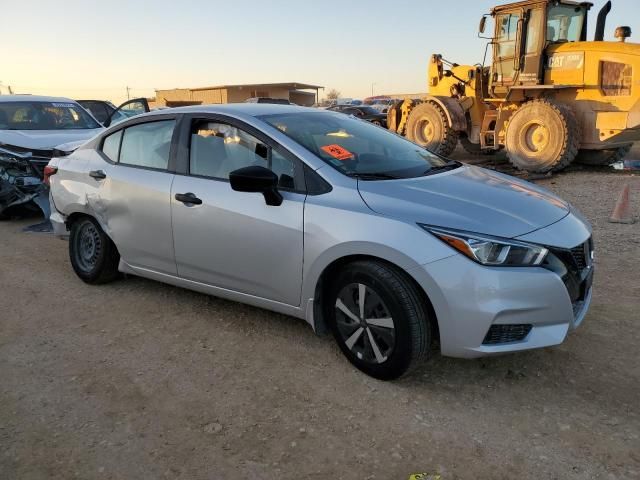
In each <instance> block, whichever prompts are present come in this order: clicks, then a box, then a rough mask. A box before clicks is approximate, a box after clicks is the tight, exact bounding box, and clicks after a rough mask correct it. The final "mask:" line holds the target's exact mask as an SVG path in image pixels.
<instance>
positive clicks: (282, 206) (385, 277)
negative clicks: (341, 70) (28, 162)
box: [48, 104, 593, 379]
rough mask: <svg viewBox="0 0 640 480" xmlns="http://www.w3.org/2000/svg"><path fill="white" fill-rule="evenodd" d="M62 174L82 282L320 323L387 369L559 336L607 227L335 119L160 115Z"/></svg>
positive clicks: (67, 231)
mask: <svg viewBox="0 0 640 480" xmlns="http://www.w3.org/2000/svg"><path fill="white" fill-rule="evenodd" d="M48 169H49V173H50V177H49V178H50V183H51V201H52V215H51V221H52V223H53V225H54V229H55V232H56V233H57V234H58V235H60V236H68V237H69V255H70V260H71V265H72V267H73V269H74V271H75V272H76V274H77V275H78V276H79V277H80V278H81V279H82V280H83V281H85V282H87V283H104V282H108V281H111V280H114V279H115V278H116V277H117V276H118V275H119V272H126V273H129V274H134V275H139V276H142V277H148V278H151V279H154V280H158V281H161V282H167V283H170V284H173V285H178V286H182V287H185V288H190V289H193V290H198V291H200V292H204V293H209V294H212V295H217V296H220V297H224V298H227V299H231V300H236V301H241V302H245V303H248V304H252V305H255V306H259V307H263V308H267V309H270V310H274V311H277V312H280V313H284V314H288V315H293V316H296V317H299V318H303V319H306V321H307V322H309V323H310V324H311V325H312V326H313V328H314V330H315V331H316V332H325V331H331V332H332V333H333V336H334V338H335V339H336V341H337V343H338V345H339V346H340V349H341V350H342V352H343V353H344V355H345V356H346V358H347V359H348V360H349V361H350V362H352V363H353V365H355V366H356V367H357V368H359V369H361V370H362V371H364V372H366V373H367V374H369V375H372V376H374V377H377V378H381V379H392V378H396V377H398V376H399V375H401V374H402V373H403V372H405V371H406V370H407V369H408V368H409V367H410V366H411V365H413V364H415V363H416V362H418V361H419V360H420V359H421V358H425V357H428V356H429V354H430V352H431V351H432V346H433V345H436V344H437V345H439V347H440V351H441V352H442V354H443V355H447V356H453V357H465V358H470V357H478V356H482V355H490V354H499V353H505V352H514V351H520V350H527V349H531V348H539V347H546V346H550V345H557V344H559V343H561V342H562V341H563V340H564V338H565V337H566V335H567V333H568V332H569V331H571V330H573V329H575V328H576V327H577V326H578V325H580V323H581V322H582V320H583V318H584V316H585V313H586V311H587V309H588V306H589V302H590V299H591V283H592V279H593V267H592V265H593V263H592V259H593V244H592V242H591V228H590V226H589V225H588V224H587V222H586V221H585V220H584V219H583V217H582V216H581V215H580V214H579V213H578V212H577V211H576V210H575V209H574V208H573V207H572V206H571V205H569V204H568V203H567V202H565V201H563V200H562V199H560V198H558V197H557V196H555V195H553V194H552V193H550V192H548V191H546V190H544V189H543V188H540V187H537V186H536V185H533V184H531V183H528V182H526V181H522V180H518V179H516V178H513V177H509V176H506V175H503V174H499V173H497V172H494V171H492V170H485V169H482V168H478V167H474V166H467V165H464V164H462V163H459V162H455V161H447V160H446V159H443V158H441V157H439V156H436V155H435V154H433V153H430V152H429V151H428V150H426V149H424V148H422V147H420V146H418V145H416V144H414V143H412V142H409V141H408V140H406V139H404V138H402V137H400V136H398V135H395V134H393V133H391V132H389V131H387V130H384V129H382V128H377V127H375V126H373V125H370V124H369V123H367V122H362V121H360V120H358V119H356V118H354V117H352V116H347V115H341V114H339V113H336V112H329V111H325V110H318V109H310V108H301V107H291V106H283V105H255V104H235V105H206V106H205V105H201V106H194V107H180V108H175V109H171V110H164V111H159V112H153V113H149V114H146V115H141V116H138V117H136V118H132V119H130V120H126V121H124V122H121V123H119V124H118V125H115V126H114V127H111V128H109V129H108V130H107V131H105V132H102V133H101V134H100V135H98V136H97V137H95V138H94V139H92V140H91V141H90V142H88V143H86V144H85V145H83V146H82V147H80V148H79V149H77V150H76V151H75V152H74V153H73V154H71V155H69V156H66V157H60V158H54V159H52V160H51V162H50V163H49V165H48Z"/></svg>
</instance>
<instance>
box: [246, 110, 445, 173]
mask: <svg viewBox="0 0 640 480" xmlns="http://www.w3.org/2000/svg"><path fill="white" fill-rule="evenodd" d="M259 118H260V119H261V120H263V121H264V122H266V123H268V124H270V125H272V126H273V127H275V128H277V129H279V130H280V131H282V132H283V133H284V134H285V135H287V136H288V137H290V138H291V139H293V140H294V141H295V142H297V143H299V144H300V145H302V146H303V147H305V148H306V149H307V150H309V151H310V152H312V153H314V154H315V155H316V156H318V157H320V158H321V159H322V160H324V161H325V162H326V163H327V164H329V165H331V166H332V167H333V168H335V169H336V170H338V171H340V172H342V173H344V174H345V175H349V176H362V177H363V178H364V177H365V176H372V177H373V176H378V177H383V176H384V177H386V178H412V177H419V176H423V175H428V174H429V172H430V171H431V170H432V169H433V168H434V167H441V166H444V165H445V164H446V162H445V161H444V160H442V159H441V158H439V157H437V156H436V155H434V154H433V153H431V152H429V151H428V150H426V149H424V148H422V147H420V146H418V145H416V144H415V143H412V142H410V141H408V140H405V139H404V138H402V137H400V136H398V135H395V134H393V133H391V132H389V131H387V130H384V129H381V128H378V127H376V126H375V125H372V124H370V123H369V122H364V121H362V120H359V119H357V118H353V117H350V116H346V115H342V114H338V113H332V112H328V111H318V112H309V113H289V114H276V115H264V116H261V117H259Z"/></svg>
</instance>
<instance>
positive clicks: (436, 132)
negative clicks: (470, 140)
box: [407, 102, 458, 157]
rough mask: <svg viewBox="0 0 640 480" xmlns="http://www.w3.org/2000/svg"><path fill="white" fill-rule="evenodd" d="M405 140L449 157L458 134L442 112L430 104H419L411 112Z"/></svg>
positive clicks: (433, 104)
mask: <svg viewBox="0 0 640 480" xmlns="http://www.w3.org/2000/svg"><path fill="white" fill-rule="evenodd" d="M407 138H408V139H409V140H411V141H412V142H414V143H417V144H418V145H420V146H422V147H424V148H426V149H428V150H431V151H432V152H434V153H437V154H438V155H442V156H443V157H446V156H449V155H451V154H452V153H453V151H454V150H455V149H456V145H457V144H458V133H457V132H456V131H455V130H454V129H453V128H451V125H450V124H449V119H448V118H447V115H446V114H445V112H444V110H442V108H441V107H440V106H439V105H437V104H435V103H432V102H425V103H421V104H419V105H416V107H415V108H414V109H413V110H411V113H410V114H409V119H408V121H407Z"/></svg>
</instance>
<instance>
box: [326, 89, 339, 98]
mask: <svg viewBox="0 0 640 480" xmlns="http://www.w3.org/2000/svg"><path fill="white" fill-rule="evenodd" d="M340 95H341V93H340V92H339V91H338V90H336V89H335V88H332V89H331V90H329V92H328V93H327V100H329V101H335V100H337V99H339V98H340Z"/></svg>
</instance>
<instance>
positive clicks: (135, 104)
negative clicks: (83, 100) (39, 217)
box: [0, 95, 149, 218]
mask: <svg viewBox="0 0 640 480" xmlns="http://www.w3.org/2000/svg"><path fill="white" fill-rule="evenodd" d="M121 110H122V111H126V112H127V114H126V117H125V118H128V117H130V116H132V114H137V113H144V112H148V111H149V106H148V104H147V101H146V99H144V98H137V99H134V100H130V101H127V102H125V103H124V104H122V105H120V107H118V109H116V110H115V111H114V112H113V114H112V116H111V117H110V118H109V119H107V121H106V122H105V123H104V124H101V123H100V122H98V121H97V120H96V119H95V118H94V117H93V116H92V115H91V114H90V113H89V112H88V111H87V110H86V109H85V108H83V107H82V106H81V105H80V104H78V103H77V102H76V101H74V100H71V99H68V98H63V97H44V96H35V95H0V217H7V216H11V215H12V214H13V213H14V212H16V211H18V210H25V209H26V210H37V209H40V210H42V211H43V212H44V214H45V218H48V217H49V198H48V193H47V191H48V188H47V186H46V185H45V184H44V183H43V179H44V178H45V177H44V169H45V167H46V165H47V163H49V160H51V158H52V157H54V156H64V155H68V154H69V153H71V152H72V151H73V150H75V149H76V148H77V147H79V146H80V145H82V144H83V143H85V142H86V141H87V140H89V139H90V138H92V137H94V136H95V135H96V134H98V133H100V132H102V131H103V130H104V128H105V127H106V126H108V125H109V124H110V123H111V119H112V118H113V115H116V114H117V112H119V111H121Z"/></svg>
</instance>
